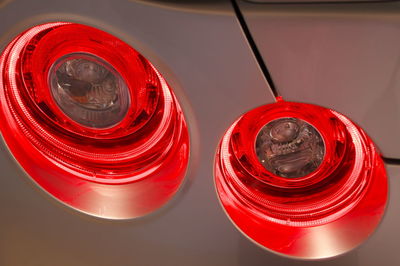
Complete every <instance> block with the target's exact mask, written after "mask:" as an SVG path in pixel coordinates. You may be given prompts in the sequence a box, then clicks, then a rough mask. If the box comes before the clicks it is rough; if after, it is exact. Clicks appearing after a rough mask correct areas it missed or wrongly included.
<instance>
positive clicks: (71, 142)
mask: <svg viewBox="0 0 400 266" xmlns="http://www.w3.org/2000/svg"><path fill="white" fill-rule="evenodd" d="M0 73H1V77H0V100H1V103H0V104H1V109H0V112H1V117H2V118H1V121H0V126H1V133H2V136H3V138H4V140H5V142H6V143H7V146H8V147H9V149H10V151H11V152H12V154H13V155H14V157H15V158H16V160H17V161H18V162H19V163H20V165H21V166H22V167H23V168H24V169H25V171H26V172H27V173H28V175H29V176H31V177H32V178H33V179H34V180H35V181H36V182H37V183H38V184H39V185H40V186H41V187H42V188H44V189H45V190H46V191H48V192H49V193H50V194H52V195H53V196H54V197H56V198H57V199H59V200H61V201H62V202H64V203H66V204H68V205H70V206H72V207H73V208H76V209H78V210H80V211H83V212H87V213H89V214H92V215H95V216H101V217H106V218H132V217H137V216H141V215H144V214H146V213H148V212H150V211H152V210H154V209H156V208H158V207H159V206H161V205H162V204H164V203H165V202H166V201H167V200H168V199H169V198H171V197H172V195H173V194H174V193H175V192H176V191H177V189H178V187H179V185H180V184H181V183H182V180H183V177H184V173H185V171H186V168H187V163H188V156H189V137H188V130H187V126H186V122H185V119H184V116H183V113H182V110H181V108H180V106H179V103H178V101H177V99H176V98H175V96H174V94H173V92H172V90H171V89H170V87H169V86H168V85H167V83H166V81H165V80H164V78H163V77H162V76H161V74H160V73H159V72H158V71H157V69H155V67H154V66H153V65H152V64H151V63H150V62H149V61H148V60H147V59H146V58H144V57H143V56H142V55H141V54H140V53H138V52H137V51H136V50H134V49H133V48H131V47H130V46H129V45H128V44H126V43H124V42H123V41H121V40H120V39H118V38H116V37H114V36H112V35H110V34H108V33H106V32H103V31H101V30H98V29H95V28H93V27H89V26H85V25H80V24H75V23H64V22H60V23H47V24H44V25H39V26H35V27H33V28H31V29H29V30H27V31H25V32H23V33H22V34H20V35H19V36H17V37H16V38H15V39H14V40H13V41H12V42H11V43H10V44H9V45H8V46H7V47H6V49H5V51H4V52H3V54H2V56H1V58H0Z"/></svg>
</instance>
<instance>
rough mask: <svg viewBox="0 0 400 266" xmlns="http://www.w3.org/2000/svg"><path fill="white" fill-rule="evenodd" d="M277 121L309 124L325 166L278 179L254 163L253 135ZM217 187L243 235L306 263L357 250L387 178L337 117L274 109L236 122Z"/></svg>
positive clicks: (381, 204)
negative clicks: (321, 145) (291, 119)
mask: <svg viewBox="0 0 400 266" xmlns="http://www.w3.org/2000/svg"><path fill="white" fill-rule="evenodd" d="M283 117H296V118H299V119H302V120H304V121H306V122H308V123H309V124H311V125H313V126H314V127H315V128H316V129H317V130H318V131H319V132H320V134H321V135H322V137H323V139H324V143H325V147H326V152H325V157H324V161H323V162H322V164H321V165H320V166H319V167H318V168H317V169H316V170H315V171H314V172H312V173H310V174H309V175H307V176H304V177H300V178H284V177H279V176H276V175H274V174H272V173H270V172H269V171H267V170H266V169H265V167H264V166H263V165H262V164H261V163H260V162H259V161H258V159H257V155H256V153H255V146H254V145H255V139H256V136H257V134H258V132H259V130H260V129H261V128H262V127H263V126H264V125H265V124H267V123H268V122H270V121H271V120H274V119H277V118H283ZM215 179H216V186H217V191H218V195H219V198H220V200H221V202H222V205H223V207H224V208H225V210H226V212H227V214H228V215H229V216H230V218H231V219H232V221H233V222H234V223H235V224H236V225H237V227H238V228H239V229H240V230H241V231H242V232H243V233H244V234H245V235H247V236H248V237H250V239H252V240H254V241H255V242H257V243H258V244H260V245H262V246H264V247H265V248H267V249H270V250H272V251H274V252H278V253H281V254H283V255H286V256H292V257H298V258H305V259H315V258H326V257H332V256H336V255H339V254H341V253H344V252H346V251H348V250H350V249H352V248H354V247H356V246H357V245H359V244H360V243H361V242H362V241H364V240H365V239H366V238H367V237H368V236H369V235H370V234H371V233H372V232H373V231H374V229H375V227H376V226H377V225H378V223H379V221H380V219H381V217H382V215H383V212H384V208H385V205H386V201H387V177H386V172H385V169H384V164H383V162H382V160H381V158H380V156H379V153H378V152H377V150H376V148H375V146H374V144H373V143H372V141H371V140H370V139H369V138H368V137H367V135H366V134H365V133H364V132H363V130H362V129H361V128H359V127H358V126H357V125H355V124H354V123H352V122H351V121H350V120H349V119H347V118H346V117H344V116H343V115H341V114H339V113H337V112H335V111H332V110H330V109H326V108H323V107H319V106H315V105H310V104H301V103H293V102H284V101H280V102H278V103H275V104H270V105H265V106H262V107H259V108H256V109H254V110H251V111H250V112H248V113H246V114H245V115H243V116H242V117H240V118H239V119H238V120H237V121H236V122H235V123H234V124H233V125H232V126H231V127H230V128H229V130H228V131H227V133H226V134H225V136H224V137H223V139H222V141H221V144H220V147H219V149H218V152H217V155H216V160H215Z"/></svg>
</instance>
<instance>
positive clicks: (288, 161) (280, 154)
mask: <svg viewBox="0 0 400 266" xmlns="http://www.w3.org/2000/svg"><path fill="white" fill-rule="evenodd" d="M256 153H257V157H258V159H259V161H260V162H261V163H262V164H263V165H264V167H265V168H266V169H267V170H268V171H270V172H271V173H273V174H275V175H278V176H281V177H288V178H296V177H303V176H306V175H308V174H310V173H311V172H313V171H314V170H315V169H317V168H318V166H320V164H321V163H322V160H323V158H324V154H325V145H324V142H323V139H322V137H321V135H320V134H319V132H318V131H317V130H316V129H315V128H314V127H313V126H312V125H310V124H309V123H307V122H305V121H304V120H301V119H297V118H279V119H275V120H273V121H271V122H269V123H268V124H266V125H265V126H264V127H263V128H262V129H261V130H260V132H259V133H258V135H257V140H256Z"/></svg>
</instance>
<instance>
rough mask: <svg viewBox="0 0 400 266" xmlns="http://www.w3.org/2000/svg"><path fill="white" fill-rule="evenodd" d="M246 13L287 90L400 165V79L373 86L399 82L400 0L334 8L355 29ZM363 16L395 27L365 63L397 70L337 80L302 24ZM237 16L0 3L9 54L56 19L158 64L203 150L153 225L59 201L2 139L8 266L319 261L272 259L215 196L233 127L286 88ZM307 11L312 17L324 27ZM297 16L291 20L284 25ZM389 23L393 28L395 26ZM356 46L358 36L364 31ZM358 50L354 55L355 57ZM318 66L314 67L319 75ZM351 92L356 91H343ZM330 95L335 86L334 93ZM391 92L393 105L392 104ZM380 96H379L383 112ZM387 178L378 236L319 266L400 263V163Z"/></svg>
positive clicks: (197, 7)
mask: <svg viewBox="0 0 400 266" xmlns="http://www.w3.org/2000/svg"><path fill="white" fill-rule="evenodd" d="M237 4H238V6H237V7H239V11H240V12H242V15H243V17H244V22H245V23H247V26H248V30H249V32H250V34H251V35H252V37H253V38H254V42H255V44H256V46H257V48H258V49H259V51H260V54H261V56H262V59H263V60H265V62H264V63H265V65H266V66H267V68H268V70H269V71H270V73H269V74H270V75H271V76H270V77H271V78H272V80H273V82H274V88H275V90H276V91H275V94H276V93H279V94H281V95H283V96H284V98H287V99H288V100H293V101H304V102H311V103H315V104H319V105H322V106H325V107H329V108H333V109H337V110H338V111H340V112H342V113H344V114H346V115H348V116H349V117H351V118H352V119H354V120H355V121H356V122H357V123H359V124H360V125H361V126H362V127H364V128H365V129H366V131H367V133H368V134H370V135H371V136H372V137H373V139H374V141H375V142H376V143H377V144H378V147H380V148H381V149H382V151H383V154H384V155H386V154H387V157H390V158H399V156H398V154H399V153H398V149H396V145H400V144H398V143H396V141H395V136H396V135H397V134H395V132H396V131H395V130H394V129H396V128H398V127H399V125H398V123H397V124H395V123H396V122H398V119H397V120H396V118H397V117H398V114H397V113H396V107H395V106H396V98H395V97H390V95H391V93H394V94H396V90H395V88H396V82H395V81H396V79H395V77H394V78H393V81H392V83H389V84H392V86H389V87H379V86H374V85H377V84H380V83H381V82H382V81H383V80H384V81H385V82H390V81H389V80H388V79H390V78H388V77H387V76H386V74H388V72H389V71H391V73H393V72H394V71H395V70H396V69H395V65H396V62H393V63H391V64H389V65H386V63H387V61H388V60H389V59H393V60H395V59H397V58H396V55H392V53H391V52H398V49H397V50H396V45H395V44H396V43H393V41H394V40H393V39H398V37H397V36H396V34H395V33H396V30H397V29H396V24H395V22H396V19H397V18H396V16H395V14H396V12H395V11H396V9H395V7H397V6H400V5H399V4H397V3H386V4H383V3H381V4H380V5H383V6H380V5H377V6H375V7H376V8H377V9H384V10H385V12H383V11H382V13H379V12H378V13H377V15H374V14H375V13H374V12H372V11H373V10H374V8H372V7H371V6H368V4H366V3H364V4H360V5H361V6H358V4H352V5H348V4H343V5H345V6H341V5H339V4H331V6H330V7H331V8H337V9H338V10H343V11H346V16H345V17H346V19H347V20H344V21H343V20H340V19H341V18H340V16H339V15H338V14H340V12H339V11H337V13H335V14H336V15H338V16H339V18H337V19H332V14H331V16H328V17H330V18H331V19H332V20H333V21H334V22H331V21H328V22H326V19H325V17H324V16H322V15H312V14H319V13H318V12H320V14H324V12H328V13H329V12H330V11H329V10H328V7H327V6H323V5H319V4H318V5H316V6H314V5H305V6H303V5H301V6H297V7H293V6H290V5H273V6H269V5H268V6H262V5H261V4H254V3H253V4H251V3H249V2H245V1H238V3H237ZM385 5H388V6H385ZM358 8H361V9H363V8H364V9H368V8H371V13H367V15H365V16H366V19H361V20H357V22H356V26H354V27H358V28H359V29H360V30H365V31H368V32H369V28H367V29H365V28H364V27H371V28H372V29H375V31H373V34H372V35H374V34H378V33H382V28H381V27H378V28H376V27H377V26H375V25H376V23H381V24H380V25H382V24H383V25H388V26H387V27H388V28H387V33H386V34H385V35H384V36H386V37H387V38H386V39H382V38H379V40H380V42H376V43H375V42H373V43H372V44H371V43H370V45H369V46H368V45H367V46H363V45H366V44H368V42H367V43H365V42H362V41H361V42H360V43H356V44H357V45H358V46H360V48H359V49H358V50H361V51H362V52H363V54H369V53H370V51H373V49H375V48H376V45H382V47H380V46H379V48H380V49H385V55H386V57H378V58H377V59H376V60H377V61H376V62H377V63H378V66H382V67H387V69H385V70H382V71H381V72H377V71H376V70H377V69H381V68H380V67H378V66H377V64H374V65H373V68H372V69H367V70H369V71H370V72H368V73H366V70H365V67H366V66H365V65H364V63H363V61H359V60H358V61H357V60H356V59H354V60H353V59H352V58H351V57H350V58H348V57H347V56H345V58H347V59H348V60H349V61H351V62H356V63H358V64H360V65H359V66H358V65H357V64H356V63H354V64H355V65H348V64H347V69H346V73H348V72H349V71H352V72H351V73H353V75H350V74H349V75H348V76H347V75H345V76H344V77H345V78H347V79H345V80H343V78H341V79H340V80H339V81H338V80H336V79H334V78H336V77H337V75H330V73H331V71H329V70H330V69H332V68H334V70H335V69H336V68H335V67H339V66H340V64H339V63H337V65H335V64H333V65H332V64H331V62H332V59H333V58H332V57H329V56H328V55H325V53H324V52H325V50H322V49H319V50H318V48H316V51H317V52H318V53H317V52H315V54H312V52H314V51H315V50H314V49H310V50H307V47H309V46H308V45H307V44H306V43H305V42H306V41H307V40H308V37H309V36H306V35H301V36H300V37H301V38H299V37H296V35H295V34H294V35H293V34H292V33H293V32H291V31H290V30H293V24H291V23H294V24H296V25H298V26H297V27H299V28H300V29H299V31H302V32H308V31H309V29H308V28H307V27H310V26H309V25H314V26H313V27H317V26H315V25H322V26H319V29H321V28H323V25H324V23H325V22H326V23H339V24H341V25H342V24H344V25H347V23H350V25H354V24H352V21H353V18H352V17H353V16H355V17H357V18H358V17H359V16H361V15H360V13H359V12H358V11H357V10H358ZM254 10H256V11H254ZM309 10H311V11H312V12H311V11H309ZM237 11H238V10H235V7H234V5H232V3H231V2H230V1H181V2H180V1H127V0H118V1H106V0H100V1H96V2H92V1H78V0H70V1H35V2H33V1H28V0H14V1H5V2H4V1H3V3H0V19H1V22H2V23H1V24H0V47H1V49H3V48H4V47H5V46H6V45H7V44H8V43H9V42H10V41H11V40H12V38H13V37H14V36H16V35H17V34H19V33H20V32H21V31H23V30H25V29H26V28H29V27H31V26H34V25H37V24H40V23H45V22H49V21H71V22H77V23H82V24H87V25H90V26H94V27H97V28H100V29H102V30H104V31H107V32H109V33H112V34H113V35H115V36H117V37H119V38H120V39H122V40H124V41H125V42H127V43H128V44H130V45H132V46H133V47H134V48H135V49H137V50H138V51H139V52H140V53H142V54H143V55H144V56H145V57H146V58H147V59H149V60H150V61H151V62H152V63H153V64H154V65H155V66H156V67H157V69H158V70H159V71H160V72H161V73H162V74H163V75H164V77H165V79H166V80H167V81H168V82H169V84H170V86H171V87H172V88H173V90H174V92H175V94H176V96H177V98H178V99H179V101H180V103H181V105H182V108H183V110H184V112H185V115H186V119H187V121H188V127H189V131H190V135H191V147H192V148H191V156H190V164H189V170H188V173H187V176H186V182H185V183H184V184H183V186H182V188H181V190H180V191H179V192H178V194H177V195H176V196H175V197H174V199H173V200H172V201H171V202H169V203H168V204H167V205H166V206H164V207H163V208H162V209H160V210H158V211H156V212H154V213H152V214H150V215H148V216H145V217H141V218H136V219H132V220H123V221H113V220H105V219H99V218H94V217H91V216H88V215H86V214H82V213H79V212H78V211H76V210H73V209H71V208H70V207H68V206H65V205H63V204H62V203H60V202H58V201H56V200H54V199H53V198H52V197H51V196H49V195H48V194H47V193H46V192H44V191H42V190H41V189H40V188H39V187H37V186H36V184H35V183H33V182H32V181H31V180H30V179H29V177H28V176H27V174H26V173H25V172H24V171H23V170H22V169H21V168H20V167H19V165H18V163H17V162H16V161H15V159H14V158H13V156H12V154H10V152H9V150H8V148H7V147H6V145H5V143H4V142H3V141H2V140H1V141H0V169H1V174H0V176H1V178H0V210H1V219H0V265H6V266H8V265H265V264H267V265H292V264H294V265H303V264H304V265H306V264H307V265H308V264H309V262H304V261H296V260H293V259H288V258H284V257H281V256H278V255H276V254H272V253H270V252H268V251H266V250H264V249H263V248H261V247H258V246H257V245H255V244H254V243H252V242H251V241H250V240H249V239H247V238H246V237H245V236H243V235H242V234H241V233H240V232H239V231H238V230H237V229H236V228H235V227H234V225H233V224H232V223H231V221H230V220H229V219H228V218H227V217H226V215H225V213H224V211H223V209H222V208H221V206H220V204H219V202H218V198H217V196H216V193H215V188H214V181H213V161H214V156H215V151H216V148H217V145H218V142H219V140H220V138H221V137H222V135H223V134H224V132H225V130H226V129H227V128H228V127H229V126H230V125H231V124H232V123H233V121H235V119H236V118H237V117H239V116H240V115H241V114H243V113H245V112H247V111H248V110H250V109H253V108H255V107H257V106H260V105H263V104H266V103H272V102H274V101H275V95H274V90H272V89H271V86H270V85H271V84H269V83H268V77H266V76H265V71H264V70H263V69H262V67H260V64H259V60H260V58H257V55H256V56H255V55H254V50H253V48H254V47H252V46H251V45H250V44H249V40H248V38H247V36H246V34H245V33H244V32H243V28H242V27H243V21H242V23H241V21H239V20H238V14H237ZM314 12H316V13H314ZM363 14H364V13H363ZM379 14H380V15H379ZM307 15H308V16H312V17H313V20H312V22H309V18H308V17H307ZM289 18H290V21H291V22H287V21H286V20H285V19H289ZM386 19H387V20H388V21H389V22H388V23H385V21H386ZM260 20H262V21H261V22H260ZM285 21H286V22H285ZM303 21H305V22H304V23H303ZM307 21H308V22H307ZM319 21H320V22H319ZM382 21H383V22H382ZM285 23H286V24H285ZM318 23H319V24H318ZM301 27H303V28H301ZM343 27H345V26H343ZM333 28H334V30H333V33H334V34H333V35H329V34H327V33H323V34H322V33H321V34H320V35H318V34H317V35H316V36H317V37H318V36H322V37H320V38H319V39H318V38H317V37H316V39H317V40H322V41H324V42H323V44H325V46H323V45H322V44H320V43H318V42H316V43H314V44H315V46H316V47H320V46H322V47H328V48H329V46H330V45H334V46H335V47H337V45H338V44H337V42H339V40H343V38H341V36H340V35H338V34H339V33H341V32H342V31H341V28H340V27H339V26H338V27H333ZM345 29H346V27H345ZM285 30H286V31H285ZM316 31H317V33H318V32H319V31H318V30H316ZM321 31H322V32H324V31H323V30H321ZM313 32H315V31H313ZM335 34H336V35H335ZM281 35H283V37H284V40H285V41H284V42H285V43H289V42H290V41H291V38H295V40H294V41H299V40H301V39H303V40H304V42H303V46H301V45H296V44H295V42H294V41H293V43H292V44H293V47H291V49H290V50H291V51H293V50H292V49H299V50H300V51H302V52H304V53H300V52H296V51H297V50H294V51H295V52H294V53H293V54H294V55H304V56H307V53H306V52H307V51H308V55H309V54H310V53H311V55H313V56H314V57H311V58H313V59H314V61H313V60H304V58H298V57H288V55H287V54H288V53H287V52H285V51H282V50H281V49H282V47H283V46H282V39H281V38H283V37H280V36H281ZM363 36H364V35H363ZM368 36H369V35H368ZM310 38H311V37H310ZM353 38H355V39H358V38H357V36H355V37H354V36H353ZM372 38H376V37H372ZM280 39H281V41H280ZM347 41H348V40H347ZM382 42H383V44H382ZM332 43H333V44H332ZM352 43H354V42H352ZM347 44H348V43H345V44H343V47H345V45H347ZM385 44H386V45H387V46H389V48H391V49H392V50H390V49H388V48H386V46H385ZM312 48H313V47H312ZM343 49H344V48H343ZM285 54H286V55H287V56H285ZM339 54H340V53H339ZM363 54H361V55H359V56H361V57H362V55H363ZM289 55H291V54H290V53H289ZM352 55H353V53H351V52H348V56H352ZM356 55H357V54H356ZM343 56H344V55H343ZM391 56H393V58H392V57H391ZM307 58H309V57H307ZM335 58H336V57H335ZM362 58H363V57H362ZM316 61H317V62H318V63H319V65H317V66H315V68H312V66H310V64H312V63H315V62H316ZM292 63H293V64H292ZM324 67H325V68H324ZM362 67H364V68H362ZM374 67H376V69H375V68H374ZM292 68H294V69H301V70H302V72H301V73H300V74H302V75H301V76H300V78H299V76H296V73H299V72H297V71H293V69H292ZM310 69H313V70H314V71H313V72H309V71H311V70H310ZM318 71H320V72H318ZM321 73H322V74H321ZM374 75H375V76H374ZM388 75H389V74H388ZM301 77H302V78H303V79H302V78H301ZM314 77H316V78H314ZM312 78H313V79H312ZM363 78H365V79H366V81H365V79H363ZM311 80H312V82H311ZM364 82H365V83H364ZM348 83H350V84H351V88H348V87H346V86H344V85H343V84H348ZM366 86H367V88H366ZM321 87H324V91H323V92H321V91H320V88H321ZM376 87H379V88H376ZM337 88H339V89H338V90H339V92H338V91H337V90H336V89H337ZM385 88H389V89H387V91H388V92H389V96H388V97H383V96H382V94H383V93H385V92H386V90H385ZM316 91H318V93H315V92H316ZM332 91H334V92H332ZM364 91H365V92H364ZM375 93H376V94H378V95H376V94H375ZM344 94H346V95H345V96H344ZM359 95H363V96H365V95H367V96H368V97H367V96H365V97H367V98H368V99H369V100H370V101H364V100H361V99H360V97H359ZM382 97H383V98H384V99H390V101H394V102H391V103H389V104H385V102H382V101H381V102H379V100H380V99H381V98H382ZM397 99H398V98H397ZM374 101H378V107H376V106H375V105H374ZM382 108H388V109H389V110H387V109H383V110H382ZM371 109H372V110H373V111H371V114H372V117H373V119H368V118H371V115H368V110H371ZM375 110H376V112H375ZM393 110H394V111H393ZM392 111H393V112H392ZM374 116H376V118H375V117H374ZM380 121H384V122H387V123H386V125H388V124H390V125H392V126H393V127H390V129H386V128H385V129H384V128H383V126H377V125H376V123H378V122H380ZM391 129H392V130H391ZM388 131H389V132H390V133H388ZM389 162H397V161H396V160H392V161H390V160H389ZM387 171H388V177H389V183H390V184H389V189H390V193H389V204H388V208H387V211H386V215H385V217H384V219H383V220H382V223H381V225H380V226H379V228H378V229H377V231H376V233H375V234H374V235H372V237H371V238H370V239H369V240H368V241H367V242H365V243H364V244H363V245H362V246H360V247H359V248H357V249H355V250H353V251H351V252H349V253H347V254H345V255H343V256H340V257H337V258H332V259H328V260H322V261H318V262H315V264H318V265H363V266H364V265H366V266H367V265H377V264H378V263H384V264H386V265H398V264H399V263H400V254H398V253H397V252H396V251H397V246H398V245H397V244H398V241H399V239H400V232H399V230H397V228H396V227H397V226H396V225H397V224H399V223H400V214H399V212H398V207H397V204H398V202H400V181H399V180H400V171H399V168H398V166H397V165H395V164H390V163H388V164H387ZM320 241H321V248H326V247H329V245H331V244H334V243H329V236H327V237H326V238H323V239H321V240H320Z"/></svg>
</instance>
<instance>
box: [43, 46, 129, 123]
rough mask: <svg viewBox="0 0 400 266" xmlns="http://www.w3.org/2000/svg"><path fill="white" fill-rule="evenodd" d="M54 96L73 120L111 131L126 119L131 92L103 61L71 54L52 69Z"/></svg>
mask: <svg viewBox="0 0 400 266" xmlns="http://www.w3.org/2000/svg"><path fill="white" fill-rule="evenodd" d="M49 81H50V87H51V92H52V95H53V97H54V99H55V101H56V103H57V105H58V106H59V107H60V108H61V110H62V111H63V112H64V113H65V114H66V115H67V116H68V117H69V118H71V119H72V120H74V121H75V122H78V123H79V124H81V125H84V126H87V127H91V128H100V129H101V128H109V127H112V126H114V125H116V124H118V123H119V122H120V121H121V120H123V118H124V117H125V115H126V113H127V111H128V108H129V105H130V96H129V89H128V87H127V85H126V84H125V82H124V80H123V79H122V77H121V76H120V75H119V74H118V72H117V71H116V70H115V69H114V68H113V67H112V66H111V65H110V64H108V63H107V62H106V61H104V60H103V59H101V58H99V57H97V56H94V55H91V54H86V53H71V54H67V55H65V56H63V57H61V58H60V59H58V60H57V61H56V62H55V63H54V64H53V66H52V67H51V69H50V72H49Z"/></svg>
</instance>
